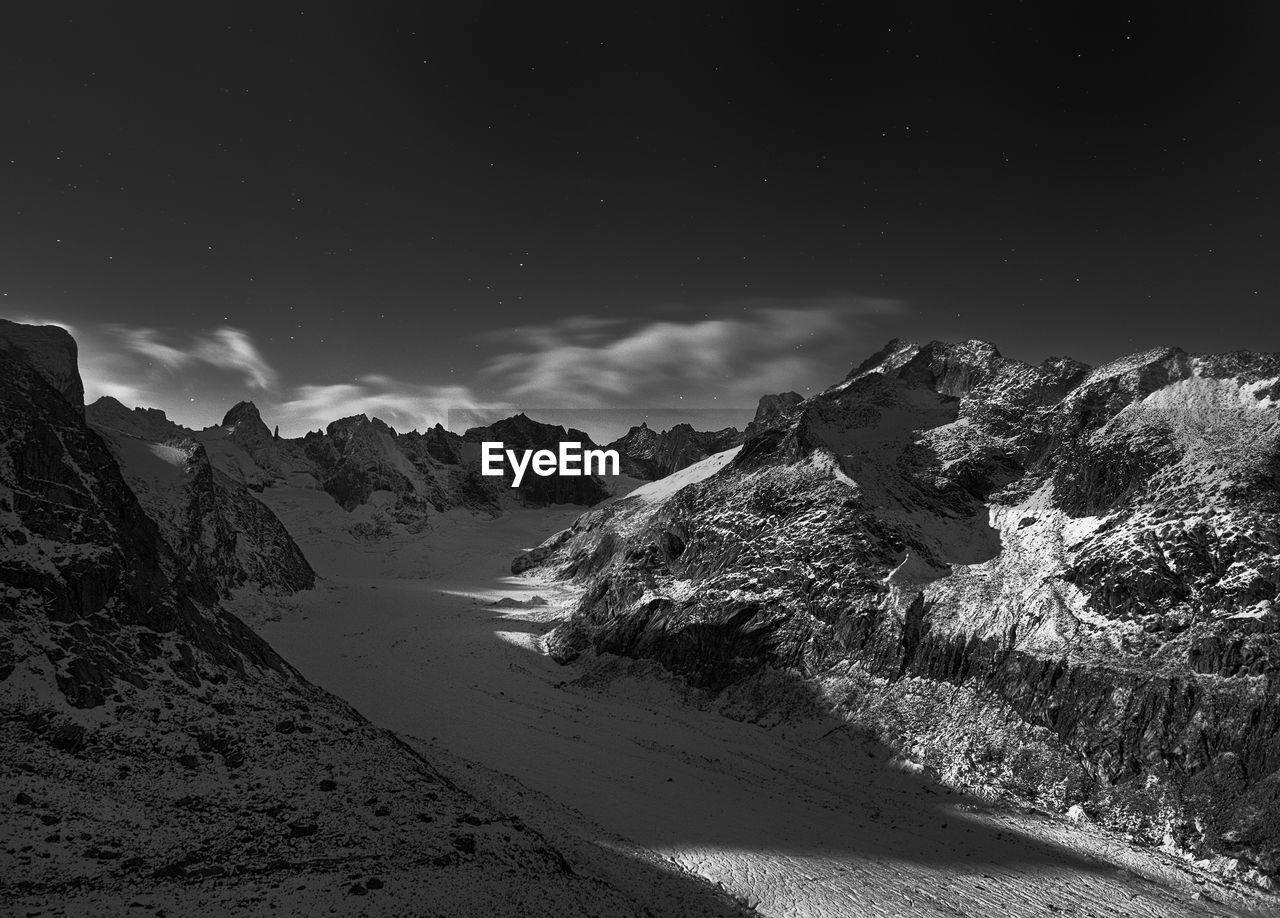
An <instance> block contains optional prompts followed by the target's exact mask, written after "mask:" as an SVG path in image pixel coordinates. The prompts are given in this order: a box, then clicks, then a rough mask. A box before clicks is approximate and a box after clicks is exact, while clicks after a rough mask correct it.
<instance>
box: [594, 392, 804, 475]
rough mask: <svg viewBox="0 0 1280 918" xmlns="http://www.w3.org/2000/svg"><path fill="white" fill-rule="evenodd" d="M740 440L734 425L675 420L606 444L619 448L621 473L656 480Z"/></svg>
mask: <svg viewBox="0 0 1280 918" xmlns="http://www.w3.org/2000/svg"><path fill="white" fill-rule="evenodd" d="M797 398H799V396H797ZM740 443H742V433H741V432H740V431H738V430H737V429H735V428H733V427H726V428H724V429H723V430H709V431H704V430H694V429H693V427H692V426H691V425H689V424H677V425H676V426H675V427H672V428H671V429H670V430H664V431H656V430H651V429H650V428H649V426H648V425H647V424H641V425H640V426H639V427H632V428H631V429H630V430H629V431H627V432H626V434H625V435H623V436H621V437H619V438H618V439H617V440H614V441H613V442H612V443H610V444H608V446H607V447H606V448H607V449H616V450H617V451H618V458H619V460H620V464H621V467H622V474H624V475H629V476H631V477H632V478H639V479H642V480H644V481H655V480H657V479H659V478H665V477H667V476H668V475H670V474H672V473H673V472H678V471H680V470H681V469H684V468H688V467H689V466H691V465H693V464H694V463H695V462H699V461H701V460H703V459H705V458H707V457H708V456H710V455H713V454H715V453H720V452H724V451H725V450H727V449H733V448H734V447H735V446H738V445H739V444H740Z"/></svg>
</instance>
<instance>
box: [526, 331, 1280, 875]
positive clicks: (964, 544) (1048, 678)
mask: <svg viewBox="0 0 1280 918" xmlns="http://www.w3.org/2000/svg"><path fill="white" fill-rule="evenodd" d="M679 478H680V479H682V480H681V481H679V482H677V481H674V480H669V481H659V482H656V483H654V484H653V485H649V486H646V487H644V488H641V489H640V490H638V491H637V492H635V493H634V494H633V495H631V496H630V497H629V498H627V499H623V500H620V501H617V502H615V503H613V504H611V505H609V506H607V507H604V508H601V509H598V510H594V511H591V512H588V513H587V514H585V515H584V516H582V517H581V518H580V519H579V520H578V521H577V522H576V523H575V525H574V526H573V528H572V529H571V530H568V531H567V532H565V533H561V534H559V535H558V536H557V537H555V538H554V539H553V540H551V541H549V542H548V543H547V544H546V545H544V546H541V547H540V549H539V550H538V553H537V557H533V556H523V557H521V558H518V559H517V561H516V565H515V566H516V567H517V568H525V567H528V566H531V565H535V564H541V565H543V566H545V567H547V569H548V570H550V571H553V572H555V573H557V574H558V575H560V576H563V577H573V578H576V579H579V580H581V581H583V583H584V586H585V592H584V594H583V598H582V600H581V603H580V605H579V607H578V609H577V610H576V612H575V614H574V616H573V618H572V620H571V621H570V622H569V623H567V624H565V625H563V626H561V627H560V628H559V629H557V631H556V632H555V633H554V634H553V635H552V637H551V641H550V645H551V648H552V651H553V653H555V654H557V655H558V656H559V657H560V658H561V659H571V658H574V657H575V656H577V655H579V654H581V653H582V652H584V651H586V650H596V651H601V652H614V653H618V654H623V655H627V656H633V657H649V658H653V659H656V660H658V661H659V662H661V663H663V664H664V665H666V666H667V667H668V668H670V669H672V670H675V671H677V672H679V673H681V674H683V675H684V676H686V677H687V678H688V679H690V680H691V681H693V682H694V683H696V684H698V685H701V686H703V687H707V688H711V689H724V688H727V687H730V686H733V687H737V688H741V687H743V686H749V685H751V684H753V682H756V681H759V680H762V679H764V678H766V675H767V674H770V673H772V674H775V676H774V678H775V682H774V684H776V674H777V673H789V674H791V676H792V677H793V678H794V679H795V680H796V683H797V691H799V692H801V693H802V694H807V695H810V696H812V698H813V699H814V702H815V704H817V705H819V706H820V707H822V708H824V709H832V710H835V711H837V712H838V713H840V714H841V715H842V716H843V717H844V718H845V719H846V721H847V722H848V723H850V724H851V725H852V726H854V727H857V728H863V729H866V730H868V731H871V732H873V733H874V734H875V735H876V736H878V737H879V738H880V739H882V740H884V741H885V742H888V743H889V744H890V745H892V746H894V747H895V748H897V749H898V750H900V752H901V753H902V754H903V755H904V756H908V757H911V758H914V759H916V760H922V761H923V762H924V763H925V764H926V765H927V766H928V767H930V768H931V769H932V770H933V771H934V772H935V773H936V774H937V775H938V776H939V777H941V778H943V779H944V780H947V781H949V782H951V783H953V784H955V785H958V786H962V787H965V788H967V789H970V790H974V791H977V792H982V793H995V794H1007V795H1011V796H1014V797H1017V798H1020V799H1023V800H1027V799H1031V800H1034V801H1036V802H1037V803H1039V804H1040V805H1042V806H1049V807H1052V808H1055V809H1057V810H1058V811H1060V812H1063V811H1066V810H1067V809H1068V808H1069V807H1073V806H1078V807H1080V808H1081V809H1080V811H1079V812H1081V813H1083V814H1089V815H1090V816H1091V817H1093V818H1097V819H1099V820H1102V821H1104V822H1106V823H1108V824H1110V825H1112V826H1114V827H1117V828H1120V829H1122V830H1124V831H1126V832H1131V833H1133V834H1134V835H1135V836H1136V837H1139V838H1143V839H1146V840H1148V841H1151V842H1154V843H1159V844H1165V845H1167V846H1169V847H1171V848H1174V849H1177V850H1181V851H1188V852H1192V853H1194V854H1195V856H1197V857H1207V858H1216V860H1214V862H1213V863H1214V866H1216V867H1218V868H1219V869H1223V870H1226V871H1237V872H1240V873H1243V874H1247V875H1248V876H1249V877H1250V878H1251V879H1253V880H1254V881H1256V882H1264V883H1269V882H1271V881H1270V879H1269V878H1270V877H1272V876H1274V875H1276V874H1277V872H1278V871H1280V823H1277V822H1276V820H1275V818H1274V814H1275V813H1276V812H1280V691H1278V689H1280V611H1278V610H1277V605H1276V593H1277V589H1278V587H1280V536H1278V535H1277V533H1280V356H1278V355H1275V354H1256V353H1232V354H1223V355H1195V354H1188V353H1186V352H1184V351H1182V350H1179V349H1177V348H1164V349H1158V350H1153V351H1149V352H1145V353H1141V354H1135V355H1133V356H1130V357H1127V358H1124V359H1121V360H1117V361H1113V362H1112V363H1109V364H1107V365H1105V366H1102V367H1098V368H1096V369H1091V368H1089V367H1087V366H1085V365H1084V364H1081V363H1079V362H1077V361H1073V360H1069V359H1051V360H1047V361H1045V362H1044V363H1042V364H1040V365H1037V366H1032V365H1029V364H1026V363H1022V362H1020V361H1016V360H1011V359H1008V358H1005V357H1003V356H1002V355H1001V354H1000V353H999V351H998V350H997V349H996V348H995V347H994V346H992V345H990V344H988V343H985V342H981V341H966V342H961V343H956V344H946V343H941V342H932V343H928V344H924V345H920V344H915V343H911V342H905V341H893V342H890V343H889V345H887V346H886V347H885V348H884V349H882V350H881V351H879V352H878V353H877V354H875V355H873V356H872V357H871V358H869V359H868V360H866V361H864V362H863V363H862V364H860V365H859V366H858V367H856V368H855V369H854V370H853V371H852V372H851V373H850V374H849V376H848V377H847V378H846V379H844V380H843V381H841V382H840V383H838V384H836V385H834V386H832V387H831V388H830V389H828V390H826V391H825V392H823V393H821V394H819V395H817V396H814V397H812V398H809V399H800V398H799V397H798V396H795V395H794V393H792V394H788V395H786V396H777V397H769V398H767V399H765V400H762V403H761V408H760V411H759V413H758V415H757V418H756V420H755V421H754V422H753V423H752V425H751V426H750V427H749V428H748V433H747V436H746V439H745V442H744V443H743V445H742V447H741V449H740V451H738V452H736V453H732V452H725V453H721V454H719V455H716V456H712V457H710V458H708V459H705V460H703V461H702V462H701V463H699V464H695V465H693V466H691V467H689V468H687V469H685V470H683V471H682V472H681V473H679ZM738 697H741V693H740V692H739V693H738ZM756 703H757V704H758V706H759V707H761V708H762V709H763V708H767V706H768V705H769V704H770V700H769V696H767V695H765V694H763V693H762V694H761V695H760V696H759V697H758V698H757V701H756Z"/></svg>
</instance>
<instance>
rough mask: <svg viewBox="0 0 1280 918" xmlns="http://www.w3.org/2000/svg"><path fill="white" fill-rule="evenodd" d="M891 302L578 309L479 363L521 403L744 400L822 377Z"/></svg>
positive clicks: (894, 305)
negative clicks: (630, 314)
mask: <svg viewBox="0 0 1280 918" xmlns="http://www.w3.org/2000/svg"><path fill="white" fill-rule="evenodd" d="M900 309H901V306H900V304H899V303H898V302H897V301H894V300H885V299H868V298H864V297H852V296H828V297H819V298H813V299H806V300H779V299H754V300H744V301H739V302H735V303H730V304H726V305H725V307H724V308H723V309H721V310H719V311H718V312H719V314H717V315H714V316H713V315H706V316H704V317H702V318H698V319H661V320H636V321H627V320H620V319H607V318H599V317H592V316H578V317H573V318H569V319H563V320H561V321H558V322H555V323H552V324H549V325H539V326H534V327H532V328H528V327H526V328H522V329H520V331H519V340H518V343H517V344H516V346H515V347H514V348H513V349H512V350H510V351H507V352H505V353H502V354H500V355H499V356H498V357H496V358H494V359H493V360H491V361H490V362H489V364H488V365H487V366H486V368H485V372H486V374H487V375H488V376H489V377H491V378H492V379H493V380H494V381H495V383H497V384H498V385H501V386H504V387H505V388H506V389H507V394H508V395H509V396H510V397H511V398H512V399H513V400H517V401H524V402H526V403H529V402H537V403H540V404H545V405H563V406H579V407H587V406H594V405H618V404H647V403H655V402H658V401H662V402H668V401H669V400H670V399H671V398H672V397H679V396H682V395H686V394H689V395H692V396H693V397H695V398H698V397H700V396H703V395H709V394H712V393H715V395H716V398H717V399H724V398H729V399H739V400H746V401H747V403H752V402H754V401H755V399H756V398H758V397H759V396H760V395H761V394H763V393H766V392H776V391H778V390H779V389H789V388H794V387H796V386H799V385H803V384H804V383H805V382H808V381H821V382H823V383H825V382H826V381H828V380H825V379H823V378H822V376H821V374H822V373H828V374H829V373H830V372H831V366H830V365H831V362H832V359H833V349H838V350H839V351H840V352H841V353H843V354H846V355H847V354H849V353H852V352H856V350H857V346H856V344H855V343H854V339H855V335H856V332H857V331H858V330H859V328H860V327H861V326H863V325H864V324H865V323H866V322H867V321H868V320H870V319H873V318H879V317H884V316H887V315H892V314H895V313H897V312H898V311H900ZM841 359H845V362H847V358H841Z"/></svg>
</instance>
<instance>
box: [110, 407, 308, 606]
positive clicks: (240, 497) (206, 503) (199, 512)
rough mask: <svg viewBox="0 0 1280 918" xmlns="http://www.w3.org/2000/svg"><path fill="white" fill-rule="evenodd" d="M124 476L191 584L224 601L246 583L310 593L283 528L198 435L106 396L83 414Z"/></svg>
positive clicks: (300, 560) (303, 563) (305, 568)
mask: <svg viewBox="0 0 1280 918" xmlns="http://www.w3.org/2000/svg"><path fill="white" fill-rule="evenodd" d="M85 417H86V419H87V420H88V422H89V425H90V426H91V427H92V428H93V429H94V430H95V431H97V432H98V434H100V435H101V436H102V438H103V439H104V440H105V441H106V442H107V443H108V445H109V446H110V447H111V451H112V454H113V455H114V457H115V459H116V461H117V463H119V466H120V469H121V471H122V472H123V473H124V476H125V479H126V480H127V481H128V483H129V487H130V488H131V489H132V491H133V493H134V494H135V495H137V497H138V500H139V501H140V502H141V504H142V506H143V508H144V509H145V510H146V512H147V515H148V516H150V517H151V518H152V519H153V520H155V521H156V522H157V523H158V524H159V526H160V530H161V533H162V535H163V536H164V538H165V540H166V541H167V542H168V543H169V546H170V547H171V548H172V549H173V550H174V555H175V557H177V558H180V559H184V561H185V564H186V567H187V571H188V573H189V574H190V575H191V577H192V578H193V579H196V580H199V581H201V582H204V583H208V584H210V586H211V587H212V589H213V591H214V592H215V593H217V594H218V595H219V596H227V595H229V594H230V592H231V591H232V590H234V589H236V588H237V587H240V586H243V585H245V584H246V583H250V584H252V585H253V586H254V587H255V588H257V589H259V590H264V591H266V592H269V593H292V592H296V591H297V590H306V589H310V588H311V586H312V585H313V584H314V583H315V573H314V572H313V571H312V569H311V565H310V564H308V563H307V559H306V558H304V557H303V556H302V552H301V551H300V550H299V549H298V546H297V545H296V544H294V541H293V538H292V537H291V536H290V535H289V533H288V531H287V530H286V529H285V528H284V526H283V525H281V523H280V521H279V520H277V519H276V517H275V514H273V513H272V512H271V511H270V510H268V509H267V507H266V506H264V505H263V504H262V502H261V501H259V500H258V499H257V498H256V497H255V496H254V495H253V494H252V493H251V492H250V490H249V488H248V487H247V486H246V484H245V482H244V481H243V480H241V479H238V478H235V477H232V476H231V475H228V474H227V473H226V472H224V471H223V470H221V469H218V468H215V467H214V464H213V462H212V460H211V459H210V457H209V452H208V450H206V448H205V446H204V445H203V444H202V443H201V442H200V439H199V435H198V434H196V433H194V432H193V431H188V430H186V429H184V428H182V427H180V426H178V425H177V424H174V423H173V422H171V421H169V420H168V418H166V417H165V415H164V412H162V411H157V410H155V409H142V408H139V409H135V410H133V411H130V410H129V409H128V408H125V407H124V406H123V405H121V404H120V403H119V402H118V401H116V400H115V399H112V398H105V397H104V398H101V399H99V400H98V401H96V402H94V403H93V404H92V405H89V406H88V408H87V409H86V410H85Z"/></svg>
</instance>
